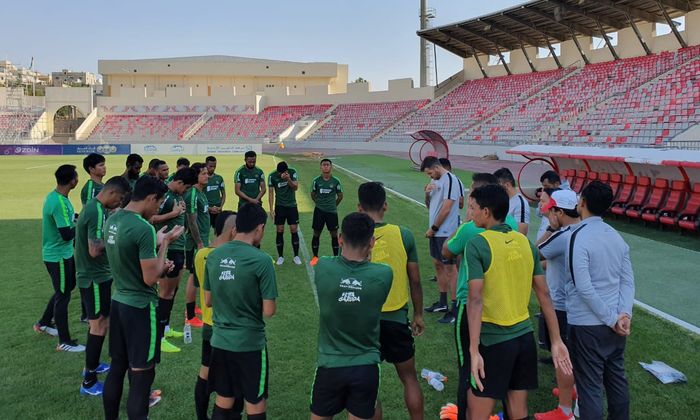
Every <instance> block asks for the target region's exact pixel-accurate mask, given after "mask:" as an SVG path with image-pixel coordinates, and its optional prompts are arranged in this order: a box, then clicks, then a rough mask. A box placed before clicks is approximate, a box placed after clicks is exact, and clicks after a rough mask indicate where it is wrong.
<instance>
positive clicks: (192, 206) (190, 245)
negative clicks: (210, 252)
mask: <svg viewBox="0 0 700 420" xmlns="http://www.w3.org/2000/svg"><path fill="white" fill-rule="evenodd" d="M185 205H186V206H187V211H186V213H187V215H188V217H189V215H191V214H196V215H197V228H199V236H200V237H201V238H202V244H204V246H209V229H210V228H211V225H210V222H209V202H208V201H207V196H206V194H204V192H203V191H199V190H198V189H197V188H195V187H192V188H190V189H189V190H187V192H186V193H185ZM186 248H187V249H195V248H197V244H196V243H195V242H194V239H193V238H192V235H191V234H189V235H187V244H186Z"/></svg>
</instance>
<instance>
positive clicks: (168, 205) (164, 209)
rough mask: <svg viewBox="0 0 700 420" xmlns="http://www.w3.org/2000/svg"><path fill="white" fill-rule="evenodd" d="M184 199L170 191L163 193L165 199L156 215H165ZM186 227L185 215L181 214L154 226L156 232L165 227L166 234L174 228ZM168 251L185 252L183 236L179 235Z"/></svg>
mask: <svg viewBox="0 0 700 420" xmlns="http://www.w3.org/2000/svg"><path fill="white" fill-rule="evenodd" d="M183 202H184V199H183V198H182V196H181V195H180V194H175V193H174V192H172V191H168V192H167V193H165V199H164V200H163V204H161V205H160V210H159V211H158V214H167V213H170V212H171V211H173V209H174V208H175V206H177V205H178V204H179V203H183ZM178 225H179V226H187V225H186V221H185V213H182V214H181V215H179V216H176V217H174V218H172V219H170V220H168V221H166V222H163V223H160V224H158V226H156V230H160V229H161V228H162V227H163V226H167V227H168V228H167V229H166V232H167V231H169V230H171V229H172V228H173V227H175V226H178ZM168 249H173V250H181V251H184V250H185V235H180V237H179V238H177V239H176V240H175V242H173V243H171V244H170V246H169V247H168Z"/></svg>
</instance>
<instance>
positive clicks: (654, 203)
mask: <svg viewBox="0 0 700 420" xmlns="http://www.w3.org/2000/svg"><path fill="white" fill-rule="evenodd" d="M667 194H668V180H667V179H663V178H656V180H655V181H654V187H653V188H652V189H651V193H650V194H649V199H648V200H647V202H646V204H644V206H642V208H641V210H634V209H630V210H627V211H626V212H625V214H626V215H627V216H628V217H632V218H634V219H639V218H640V217H641V218H642V220H644V221H645V222H656V215H657V214H658V212H659V209H660V208H661V205H662V203H663V202H664V199H665V198H666V195H667Z"/></svg>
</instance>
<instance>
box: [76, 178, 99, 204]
mask: <svg viewBox="0 0 700 420" xmlns="http://www.w3.org/2000/svg"><path fill="white" fill-rule="evenodd" d="M104 187H105V184H101V183H99V182H95V181H93V180H92V179H88V182H86V183H85V185H83V189H82V190H80V202H81V203H83V206H84V205H85V203H87V202H88V200H90V199H92V198H95V197H97V194H99V193H100V191H102V188H104Z"/></svg>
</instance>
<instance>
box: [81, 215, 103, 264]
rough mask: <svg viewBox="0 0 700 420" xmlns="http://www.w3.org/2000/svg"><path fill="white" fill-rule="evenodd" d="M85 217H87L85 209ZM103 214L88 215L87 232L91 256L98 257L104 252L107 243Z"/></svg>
mask: <svg viewBox="0 0 700 420" xmlns="http://www.w3.org/2000/svg"><path fill="white" fill-rule="evenodd" d="M83 213H84V214H85V216H84V217H87V214H86V213H85V211H83ZM101 216H102V215H101V214H99V213H98V214H96V215H95V217H88V219H87V224H86V226H85V227H86V228H87V234H88V254H90V257H92V258H97V257H99V256H100V255H102V254H103V253H104V250H105V243H104V232H103V231H102V227H103V226H102V217H101Z"/></svg>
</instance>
